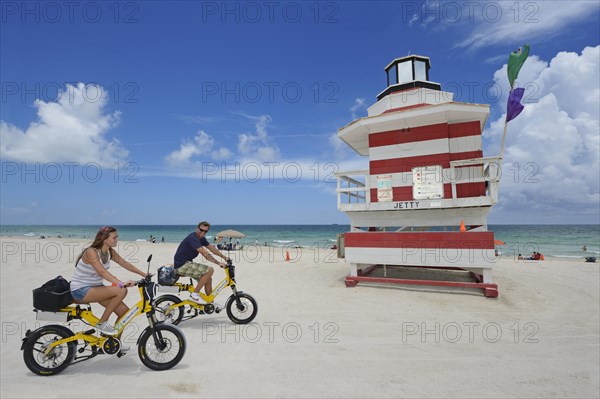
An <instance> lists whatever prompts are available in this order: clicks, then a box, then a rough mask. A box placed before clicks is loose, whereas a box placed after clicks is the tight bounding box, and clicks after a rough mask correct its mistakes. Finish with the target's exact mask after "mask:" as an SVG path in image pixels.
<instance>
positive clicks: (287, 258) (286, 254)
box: [285, 249, 290, 262]
mask: <svg viewBox="0 0 600 399" xmlns="http://www.w3.org/2000/svg"><path fill="white" fill-rule="evenodd" d="M285 261H286V262H289V261H290V253H289V252H288V250H287V249H286V250H285Z"/></svg>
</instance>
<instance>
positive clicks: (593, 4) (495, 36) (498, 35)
mask: <svg viewBox="0 0 600 399" xmlns="http://www.w3.org/2000/svg"><path fill="white" fill-rule="evenodd" d="M599 5H600V2H597V1H565V0H560V1H535V2H533V1H527V2H525V1H522V2H513V1H500V2H490V3H488V4H485V3H482V4H480V5H479V7H474V8H472V9H471V10H468V9H466V10H462V11H463V19H462V21H461V22H463V23H468V24H469V25H472V26H473V27H474V29H473V30H472V31H471V32H470V33H469V34H468V36H467V37H466V39H465V40H463V41H462V42H461V43H459V44H458V47H471V48H480V47H485V46H488V45H491V44H497V43H514V42H519V43H520V42H523V41H525V40H533V39H538V38H544V39H545V40H548V39H549V38H551V37H554V36H558V35H560V34H562V30H563V29H564V28H568V27H569V26H571V25H572V24H575V23H581V22H582V21H583V20H585V19H586V18H587V17H590V16H596V17H597V16H598V10H599ZM469 13H470V14H471V15H472V16H473V21H474V23H472V22H470V21H469V20H468V19H467V18H464V17H465V16H467V15H469Z"/></svg>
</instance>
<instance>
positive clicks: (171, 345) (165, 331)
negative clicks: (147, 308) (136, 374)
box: [138, 323, 187, 371]
mask: <svg viewBox="0 0 600 399" xmlns="http://www.w3.org/2000/svg"><path fill="white" fill-rule="evenodd" d="M154 333H156V334H158V335H159V336H160V337H162V340H163V343H164V344H165V345H167V348H166V351H165V350H160V349H158V348H157V347H156V344H155V342H154V336H153V334H154ZM175 345H176V346H177V352H176V353H175V356H174V357H173V358H172V359H170V360H168V361H160V360H158V359H156V360H155V359H151V358H150V353H149V351H148V349H152V351H157V354H159V353H163V354H166V353H168V352H170V351H172V350H174V349H175ZM186 347H187V344H186V341H185V335H183V332H182V331H181V329H180V328H179V327H177V326H174V325H172V324H164V323H160V324H156V325H155V326H154V328H151V327H148V328H146V329H145V330H144V331H143V332H142V334H141V335H140V339H139V343H138V355H139V356H140V360H141V361H142V363H143V364H144V366H146V367H148V368H149V369H152V370H158V371H162V370H168V369H170V368H172V367H174V366H175V365H177V363H179V362H180V361H181V359H182V358H183V355H184V354H185V349H186Z"/></svg>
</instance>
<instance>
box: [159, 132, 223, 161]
mask: <svg viewBox="0 0 600 399" xmlns="http://www.w3.org/2000/svg"><path fill="white" fill-rule="evenodd" d="M214 146H215V140H214V138H213V137H212V136H211V135H209V134H207V133H206V132H205V131H204V130H198V132H197V133H196V136H195V137H194V138H192V139H191V140H184V142H183V143H182V144H181V146H180V147H179V149H178V150H176V151H173V152H171V153H170V154H169V155H167V156H166V157H165V160H166V161H167V163H168V164H169V165H170V166H173V167H179V166H189V165H190V164H191V163H193V162H198V161H206V160H207V159H202V156H203V155H208V156H209V157H210V158H209V159H212V160H224V159H227V158H229V157H231V151H230V150H229V149H228V148H219V149H218V150H213V147H214Z"/></svg>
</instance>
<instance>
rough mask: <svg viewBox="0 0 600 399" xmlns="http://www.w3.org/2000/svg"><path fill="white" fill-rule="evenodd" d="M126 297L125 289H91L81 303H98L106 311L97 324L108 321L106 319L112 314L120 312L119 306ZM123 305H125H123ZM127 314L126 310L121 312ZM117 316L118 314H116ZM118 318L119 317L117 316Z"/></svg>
mask: <svg viewBox="0 0 600 399" xmlns="http://www.w3.org/2000/svg"><path fill="white" fill-rule="evenodd" d="M125 296H127V288H119V287H106V286H103V287H93V288H91V289H90V290H89V291H88V293H87V294H86V295H85V297H84V298H83V300H82V302H84V303H90V302H98V303H100V304H101V305H102V306H104V307H105V308H106V309H105V310H104V313H102V317H100V320H99V321H98V322H99V323H102V322H105V321H107V320H108V317H109V316H110V314H111V313H112V312H115V313H116V311H117V309H118V310H119V311H122V307H120V305H121V304H122V302H123V299H124V298H125ZM123 305H125V304H123ZM125 312H127V309H125V311H124V312H123V314H124V313H125ZM117 315H118V313H117ZM119 317H120V316H119Z"/></svg>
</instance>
